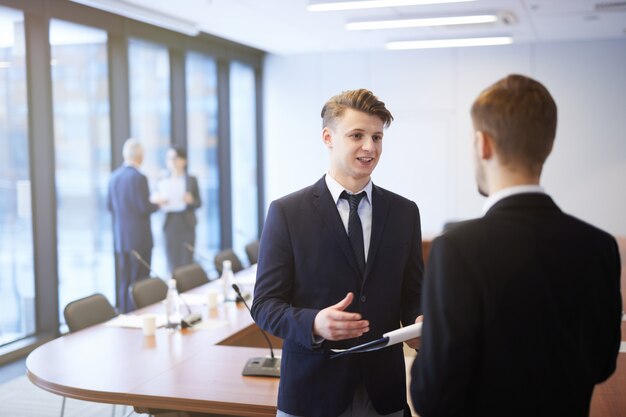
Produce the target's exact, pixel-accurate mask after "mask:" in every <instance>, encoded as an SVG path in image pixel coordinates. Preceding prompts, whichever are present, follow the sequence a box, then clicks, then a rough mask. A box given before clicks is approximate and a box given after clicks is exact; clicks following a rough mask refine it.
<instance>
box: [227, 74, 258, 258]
mask: <svg viewBox="0 0 626 417" xmlns="http://www.w3.org/2000/svg"><path fill="white" fill-rule="evenodd" d="M230 117H231V123H230V134H231V142H230V143H231V148H230V151H231V171H232V184H231V186H232V202H233V206H232V216H233V250H234V251H235V252H236V253H237V255H238V256H239V257H240V258H241V259H242V260H245V259H247V258H246V253H245V250H244V248H245V245H246V244H247V243H249V242H250V241H252V240H254V239H256V238H257V237H258V236H257V235H258V207H259V205H258V178H257V151H256V149H257V137H256V129H257V125H256V84H255V74H254V68H252V67H250V66H248V65H244V64H241V63H238V62H233V63H232V64H231V66H230Z"/></svg>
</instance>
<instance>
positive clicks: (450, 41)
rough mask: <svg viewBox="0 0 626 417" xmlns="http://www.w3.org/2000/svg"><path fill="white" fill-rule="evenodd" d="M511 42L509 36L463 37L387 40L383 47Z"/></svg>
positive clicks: (503, 43) (449, 46)
mask: <svg viewBox="0 0 626 417" xmlns="http://www.w3.org/2000/svg"><path fill="white" fill-rule="evenodd" d="M511 43H513V38H511V37H510V36H499V37H491V38H465V39H432V40H423V41H398V42H387V44H386V45H385V48H387V49H391V50H401V49H423V48H458V47H464V46H491V45H508V44H511Z"/></svg>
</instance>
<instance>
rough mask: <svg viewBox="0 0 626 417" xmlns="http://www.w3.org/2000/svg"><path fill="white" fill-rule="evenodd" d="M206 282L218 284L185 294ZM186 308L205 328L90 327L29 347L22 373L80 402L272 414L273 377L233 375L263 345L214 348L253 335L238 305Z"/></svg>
mask: <svg viewBox="0 0 626 417" xmlns="http://www.w3.org/2000/svg"><path fill="white" fill-rule="evenodd" d="M210 287H215V288H219V282H217V283H216V282H214V283H210V284H208V285H206V286H203V287H199V288H197V289H194V290H192V291H191V292H195V293H204V292H205V291H206V290H207V288H210ZM190 308H191V309H192V310H193V311H194V312H197V313H202V315H203V324H204V325H205V326H208V327H209V328H202V327H200V328H199V329H194V330H191V329H184V330H178V331H172V330H168V329H165V328H160V329H157V332H156V334H155V336H144V335H143V333H142V331H141V329H133V328H121V327H111V326H107V325H97V326H93V327H90V328H87V329H84V330H81V331H79V332H76V333H71V334H67V335H65V336H62V337H60V338H58V339H55V340H52V341H50V342H48V343H46V344H44V345H42V346H40V347H39V348H37V349H35V350H34V351H33V352H32V353H31V354H30V355H29V356H28V358H27V360H26V368H27V375H28V377H29V378H30V380H31V381H32V382H33V383H34V384H35V385H37V386H39V387H41V388H43V389H45V390H47V391H50V392H53V393H55V394H59V395H63V396H66V397H71V398H77V399H81V400H86V401H94V402H104V403H111V404H126V405H132V406H134V407H139V408H146V409H148V408H151V409H170V410H180V411H198V412H205V413H216V414H225V415H240V416H275V415H276V398H277V393H278V381H279V380H278V378H266V377H244V376H242V375H241V371H242V369H243V367H244V365H245V363H246V361H247V360H248V359H249V358H251V357H258V356H266V355H268V354H269V351H268V349H267V348H258V347H241V346H222V345H220V343H223V342H224V341H225V340H226V341H227V340H229V339H230V338H232V337H233V335H238V334H245V333H246V332H250V333H251V334H256V332H258V330H256V329H255V327H256V326H255V325H254V322H253V320H252V318H251V317H250V314H249V313H248V311H247V310H246V309H245V307H244V306H243V305H241V304H239V303H238V304H236V303H233V302H227V303H223V304H220V305H219V306H218V307H217V308H215V309H211V310H209V309H208V308H207V307H206V306H190ZM202 310H205V311H202ZM147 312H153V313H161V314H163V313H164V312H165V309H164V305H163V304H161V303H159V304H155V305H152V306H149V307H146V308H144V309H141V310H138V311H137V312H136V314H141V313H147ZM258 337H261V336H260V334H259V336H258ZM278 354H280V352H278Z"/></svg>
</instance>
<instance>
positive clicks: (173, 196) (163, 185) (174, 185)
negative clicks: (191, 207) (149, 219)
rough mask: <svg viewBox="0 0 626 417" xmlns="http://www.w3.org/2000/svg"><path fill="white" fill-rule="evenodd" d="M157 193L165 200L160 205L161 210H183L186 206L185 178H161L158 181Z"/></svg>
mask: <svg viewBox="0 0 626 417" xmlns="http://www.w3.org/2000/svg"><path fill="white" fill-rule="evenodd" d="M157 188H158V191H157V194H158V196H159V197H160V198H161V199H164V200H165V201H166V203H165V204H163V205H162V206H161V210H163V211H166V212H168V211H183V210H185V209H186V208H187V203H185V199H184V197H185V191H186V190H185V178H184V177H176V178H170V177H168V178H163V179H162V180H161V181H159V183H158V187H157Z"/></svg>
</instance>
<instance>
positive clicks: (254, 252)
mask: <svg viewBox="0 0 626 417" xmlns="http://www.w3.org/2000/svg"><path fill="white" fill-rule="evenodd" d="M246 255H247V256H248V260H249V261H250V265H254V264H255V263H257V262H258V261H259V241H258V240H253V241H252V242H250V243H248V244H247V245H246Z"/></svg>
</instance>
